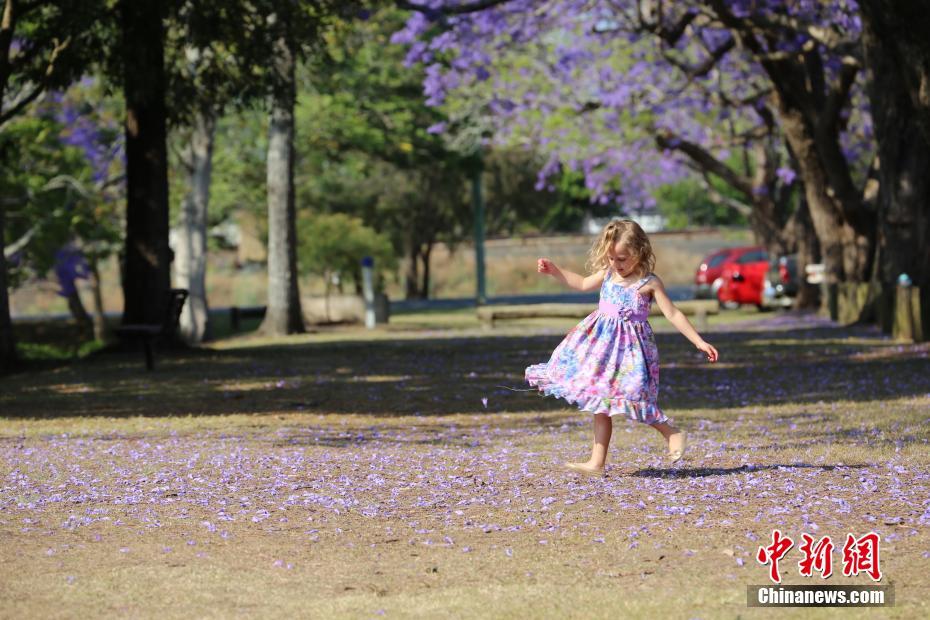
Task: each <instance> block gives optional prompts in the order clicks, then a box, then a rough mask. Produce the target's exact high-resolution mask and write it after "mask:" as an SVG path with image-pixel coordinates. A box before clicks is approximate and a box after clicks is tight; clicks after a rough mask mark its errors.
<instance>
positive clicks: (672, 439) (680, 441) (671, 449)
mask: <svg viewBox="0 0 930 620" xmlns="http://www.w3.org/2000/svg"><path fill="white" fill-rule="evenodd" d="M684 455H685V434H684V433H683V432H681V431H677V432H675V433H672V434H671V435H669V436H668V458H669V460H671V462H672V463H677V462H678V461H680V460H681V457H683V456H684Z"/></svg>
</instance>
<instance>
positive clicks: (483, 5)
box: [396, 0, 510, 15]
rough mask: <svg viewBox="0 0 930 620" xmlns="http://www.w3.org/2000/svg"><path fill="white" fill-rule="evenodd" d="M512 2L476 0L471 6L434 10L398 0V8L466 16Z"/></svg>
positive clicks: (404, 0) (422, 5)
mask: <svg viewBox="0 0 930 620" xmlns="http://www.w3.org/2000/svg"><path fill="white" fill-rule="evenodd" d="M507 2H510V0H475V2H472V3H470V4H459V5H455V6H448V7H442V8H438V9H436V8H433V7H430V6H426V5H425V4H417V3H416V2H408V1H407V0H396V3H397V8H399V9H405V10H407V11H418V12H420V13H433V14H435V13H438V14H440V15H465V14H467V13H477V12H479V11H484V10H486V9H491V8H494V7H496V6H499V5H501V4H506V3H507Z"/></svg>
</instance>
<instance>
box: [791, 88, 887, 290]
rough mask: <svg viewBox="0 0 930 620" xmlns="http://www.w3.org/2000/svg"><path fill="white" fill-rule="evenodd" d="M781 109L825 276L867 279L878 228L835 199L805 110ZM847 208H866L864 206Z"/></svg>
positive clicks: (830, 279) (834, 279) (832, 281)
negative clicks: (854, 217) (854, 218)
mask: <svg viewBox="0 0 930 620" xmlns="http://www.w3.org/2000/svg"><path fill="white" fill-rule="evenodd" d="M780 108H781V110H780V112H781V114H780V117H781V119H782V127H783V128H784V132H785V138H786V140H787V142H788V143H789V145H790V147H791V150H792V152H793V153H794V155H795V157H796V158H797V162H798V168H799V172H800V176H801V180H802V182H803V183H804V197H805V199H806V201H807V205H808V208H809V209H810V216H811V221H812V222H813V227H814V230H815V231H816V233H817V239H818V241H819V243H820V249H821V253H822V255H823V263H824V270H825V273H824V276H825V277H826V279H827V282H828V283H829V284H835V283H838V282H844V281H852V282H862V281H864V280H865V279H867V275H868V268H869V265H870V260H871V258H872V252H873V249H874V248H873V241H874V232H873V230H874V229H873V228H872V229H870V226H869V224H868V223H867V222H868V220H869V218H866V217H862V218H861V219H862V220H863V221H861V222H859V223H858V224H859V225H858V226H857V225H855V224H856V223H855V222H853V221H851V220H850V219H849V218H848V217H847V215H846V212H845V210H844V206H843V205H842V204H840V201H839V200H838V199H836V198H835V196H836V195H837V192H836V191H835V190H834V188H833V185H832V184H831V183H830V180H829V179H828V177H827V171H826V170H825V166H824V165H823V162H822V160H821V153H820V152H819V151H818V148H817V145H816V144H815V138H814V135H813V132H812V131H811V130H810V128H809V126H808V124H807V122H806V120H805V119H804V118H803V115H802V113H801V112H800V111H798V110H795V109H793V108H791V107H790V106H787V105H784V104H782V105H780ZM846 208H847V209H850V210H861V209H862V207H861V205H860V206H859V207H858V208H857V207H856V206H855V205H853V206H847V207H846ZM863 215H864V214H863ZM872 226H873V227H874V223H873V224H872Z"/></svg>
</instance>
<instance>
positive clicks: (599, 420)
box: [565, 413, 614, 476]
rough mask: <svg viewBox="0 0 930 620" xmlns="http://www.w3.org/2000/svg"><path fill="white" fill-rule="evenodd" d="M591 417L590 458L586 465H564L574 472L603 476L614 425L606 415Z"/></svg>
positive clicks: (599, 414) (600, 414)
mask: <svg viewBox="0 0 930 620" xmlns="http://www.w3.org/2000/svg"><path fill="white" fill-rule="evenodd" d="M593 417H594V445H593V446H591V458H589V459H588V461H587V462H586V463H566V464H565V466H566V467H567V468H568V469H570V470H572V471H574V472H578V473H582V474H589V475H594V476H603V475H604V464H605V463H606V462H607V448H608V446H610V435H611V433H612V432H613V428H614V425H613V420H611V419H610V416H608V415H606V414H603V413H598V414H595V415H594V416H593Z"/></svg>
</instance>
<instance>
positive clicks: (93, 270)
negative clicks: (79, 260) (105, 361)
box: [87, 256, 110, 342]
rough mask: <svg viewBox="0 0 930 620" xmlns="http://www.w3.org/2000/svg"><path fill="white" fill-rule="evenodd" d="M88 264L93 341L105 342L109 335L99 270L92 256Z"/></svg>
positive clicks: (95, 259)
mask: <svg viewBox="0 0 930 620" xmlns="http://www.w3.org/2000/svg"><path fill="white" fill-rule="evenodd" d="M87 262H88V263H90V275H91V290H92V291H93V295H94V340H99V341H100V342H107V340H109V337H110V334H109V330H108V329H107V318H106V313H105V311H104V308H103V284H102V283H101V281H100V268H99V266H98V265H97V258H96V257H94V256H92V257H90V259H88V261H87Z"/></svg>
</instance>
